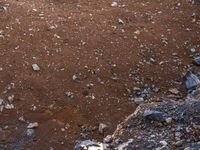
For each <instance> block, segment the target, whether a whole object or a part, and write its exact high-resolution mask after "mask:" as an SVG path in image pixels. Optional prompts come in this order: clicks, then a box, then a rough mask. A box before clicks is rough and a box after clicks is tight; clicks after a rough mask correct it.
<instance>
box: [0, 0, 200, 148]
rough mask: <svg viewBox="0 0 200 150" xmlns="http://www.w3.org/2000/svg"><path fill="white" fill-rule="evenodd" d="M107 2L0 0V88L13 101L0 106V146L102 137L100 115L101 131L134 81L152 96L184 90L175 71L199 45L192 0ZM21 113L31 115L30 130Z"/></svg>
mask: <svg viewBox="0 0 200 150" xmlns="http://www.w3.org/2000/svg"><path fill="white" fill-rule="evenodd" d="M112 2H113V1H111V0H99V1H94V0H29V1H27V0H1V1H0V70H1V71H0V98H1V99H3V101H4V103H7V101H8V100H7V98H8V97H9V96H11V95H14V100H13V102H12V104H13V105H14V109H11V110H6V109H4V110H3V111H2V112H0V148H1V147H2V148H3V147H4V149H23V148H24V149H28V148H29V149H41V150H43V149H44V150H46V149H50V147H52V148H55V149H66V148H67V149H69V150H71V149H73V146H74V143H75V141H76V140H81V139H84V137H83V136H86V137H85V139H92V138H94V139H98V140H102V138H103V135H100V134H99V133H98V125H99V123H105V124H107V125H108V129H107V130H106V132H105V135H106V134H110V133H111V132H112V131H113V130H114V129H115V127H116V125H117V124H118V123H119V122H120V121H121V120H123V119H124V118H125V116H127V115H129V114H130V113H132V112H133V111H134V109H135V107H136V106H135V105H134V103H130V100H129V99H130V98H131V97H134V89H136V87H137V88H140V89H141V90H143V89H147V88H149V89H151V90H152V91H155V92H153V94H152V95H153V97H163V96H166V95H167V94H168V93H167V91H168V89H169V88H177V89H178V90H179V91H180V92H181V93H182V95H185V90H184V86H183V85H182V84H181V81H182V79H183V76H184V74H185V73H186V71H187V70H188V69H190V68H191V67H192V70H193V71H196V72H197V71H199V68H197V67H194V66H192V65H191V61H192V57H193V56H194V55H198V54H199V51H200V47H199V43H200V34H199V32H200V20H199V15H200V6H199V5H193V4H191V3H190V2H188V1H186V0H182V1H181V0H164V1H163V0H153V1H151V0H123V1H122V0H117V1H116V2H117V3H118V6H116V7H113V6H111V4H112ZM194 50H195V52H192V51H194ZM32 64H38V65H39V67H40V71H33V69H32V67H31V65H32ZM74 75H75V76H74ZM73 77H77V79H75V78H74V79H75V80H73ZM175 81H176V82H175ZM178 83H180V84H178ZM10 85H14V86H13V87H11V88H8V87H9V86H10ZM156 89H159V91H157V90H156ZM65 92H73V96H74V97H73V98H69V97H67V96H66V95H65ZM152 100H156V99H154V98H153V99H152ZM22 116H23V118H24V121H20V120H19V118H20V117H22ZM30 122H38V123H39V127H38V128H36V129H35V133H34V136H31V137H29V136H27V135H26V127H27V125H28V123H30ZM62 128H65V130H64V129H62ZM61 130H62V131H61ZM80 133H83V136H81V135H80Z"/></svg>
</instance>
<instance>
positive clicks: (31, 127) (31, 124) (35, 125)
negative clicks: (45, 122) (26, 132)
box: [27, 122, 39, 129]
mask: <svg viewBox="0 0 200 150" xmlns="http://www.w3.org/2000/svg"><path fill="white" fill-rule="evenodd" d="M38 126H39V124H38V123H37V122H33V123H29V124H28V126H27V129H34V128H37V127H38Z"/></svg>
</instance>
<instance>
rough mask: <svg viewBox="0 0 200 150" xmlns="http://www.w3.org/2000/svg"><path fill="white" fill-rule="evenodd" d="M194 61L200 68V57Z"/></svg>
mask: <svg viewBox="0 0 200 150" xmlns="http://www.w3.org/2000/svg"><path fill="white" fill-rule="evenodd" d="M193 61H194V64H195V65H197V66H200V56H197V57H195V58H194V60H193Z"/></svg>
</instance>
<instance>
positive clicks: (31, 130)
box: [26, 129, 35, 136]
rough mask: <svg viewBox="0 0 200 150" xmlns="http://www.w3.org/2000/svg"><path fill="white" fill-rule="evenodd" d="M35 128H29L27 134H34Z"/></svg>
mask: <svg viewBox="0 0 200 150" xmlns="http://www.w3.org/2000/svg"><path fill="white" fill-rule="evenodd" d="M34 132H35V131H34V130H33V129H27V131H26V135H27V136H32V135H33V134H34Z"/></svg>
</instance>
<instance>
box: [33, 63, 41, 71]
mask: <svg viewBox="0 0 200 150" xmlns="http://www.w3.org/2000/svg"><path fill="white" fill-rule="evenodd" d="M32 68H33V70H34V71H40V67H39V66H38V65H37V64H32Z"/></svg>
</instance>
